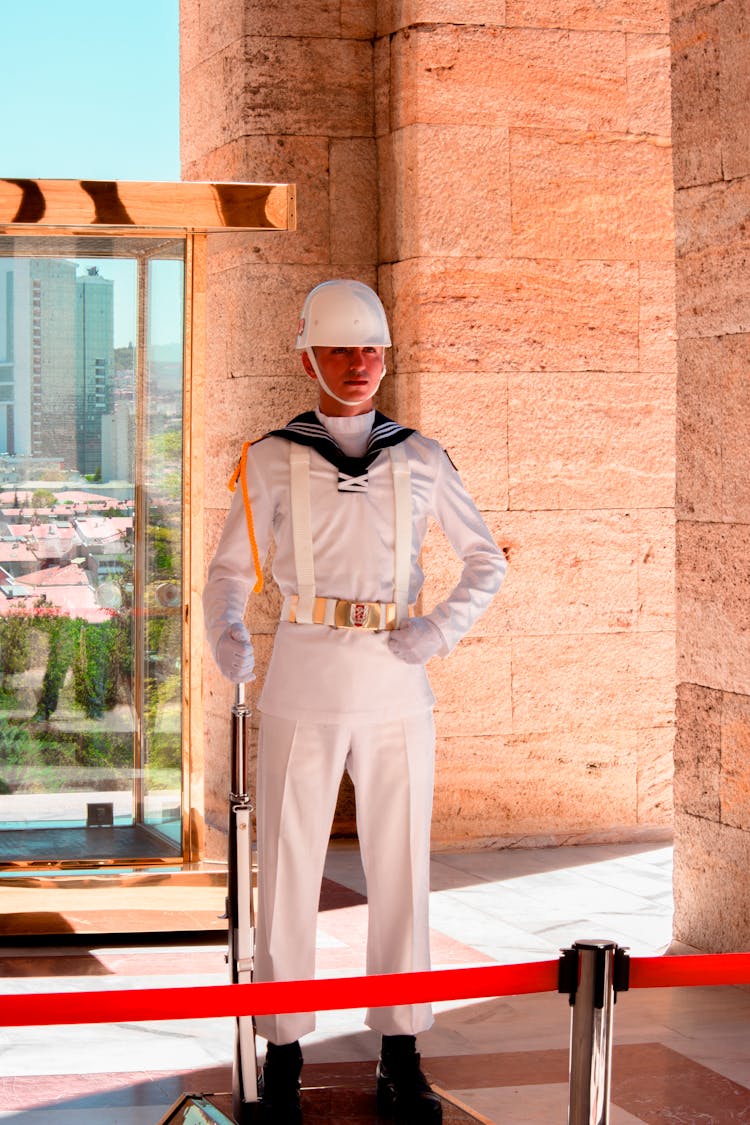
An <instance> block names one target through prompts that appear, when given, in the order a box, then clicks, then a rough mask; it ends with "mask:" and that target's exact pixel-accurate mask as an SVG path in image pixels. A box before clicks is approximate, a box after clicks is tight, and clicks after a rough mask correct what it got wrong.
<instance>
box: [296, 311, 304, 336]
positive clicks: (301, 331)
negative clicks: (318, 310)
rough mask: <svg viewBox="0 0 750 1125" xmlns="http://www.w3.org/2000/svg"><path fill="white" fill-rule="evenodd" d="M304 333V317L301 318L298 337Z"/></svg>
mask: <svg viewBox="0 0 750 1125" xmlns="http://www.w3.org/2000/svg"><path fill="white" fill-rule="evenodd" d="M304 331H305V318H304V316H301V317H300V318H299V328H298V329H297V335H298V336H301V335H302V333H303V332H304Z"/></svg>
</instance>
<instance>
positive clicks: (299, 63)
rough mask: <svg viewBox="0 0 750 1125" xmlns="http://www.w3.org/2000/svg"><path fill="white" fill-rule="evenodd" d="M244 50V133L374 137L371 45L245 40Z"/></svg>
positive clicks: (345, 41)
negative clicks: (289, 78) (290, 79)
mask: <svg viewBox="0 0 750 1125" xmlns="http://www.w3.org/2000/svg"><path fill="white" fill-rule="evenodd" d="M243 46H244V55H243V58H242V72H243V75H244V76H245V80H244V83H243V89H242V110H241V117H240V119H241V122H242V126H243V133H247V134H250V135H252V134H259V133H260V134H266V133H271V134H273V135H277V134H282V135H284V134H288V135H290V136H294V135H296V134H302V135H308V136H309V135H312V136H326V137H347V136H364V137H369V136H372V130H373V91H372V60H371V49H370V44H369V43H367V42H365V41H362V40H357V39H339V38H330V39H315V38H308V39H296V38H278V39H277V38H271V37H263V36H252V37H250V36H248V38H246V39H245V41H244V45H243ZM284 74H286V75H294V78H295V80H294V82H280V81H279V76H280V75H284Z"/></svg>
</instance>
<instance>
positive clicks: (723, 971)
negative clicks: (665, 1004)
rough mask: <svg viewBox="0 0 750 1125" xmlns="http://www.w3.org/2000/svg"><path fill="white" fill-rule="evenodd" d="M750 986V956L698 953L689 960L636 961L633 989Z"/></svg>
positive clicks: (644, 958)
mask: <svg viewBox="0 0 750 1125" xmlns="http://www.w3.org/2000/svg"><path fill="white" fill-rule="evenodd" d="M717 984H750V953H695V954H692V955H691V956H685V957H633V958H632V959H631V961H630V987H631V988H677V987H691V986H696V985H717Z"/></svg>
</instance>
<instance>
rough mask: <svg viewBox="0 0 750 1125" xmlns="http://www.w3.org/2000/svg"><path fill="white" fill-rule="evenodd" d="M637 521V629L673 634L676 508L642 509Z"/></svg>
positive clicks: (644, 631) (636, 514) (667, 506)
mask: <svg viewBox="0 0 750 1125" xmlns="http://www.w3.org/2000/svg"><path fill="white" fill-rule="evenodd" d="M635 518H636V522H637V524H638V629H639V631H640V632H643V633H650V632H655V633H664V632H670V633H672V634H674V630H675V620H676V613H675V517H674V508H673V507H672V506H671V505H666V506H665V507H663V508H653V509H643V510H641V511H638V512H636V513H635Z"/></svg>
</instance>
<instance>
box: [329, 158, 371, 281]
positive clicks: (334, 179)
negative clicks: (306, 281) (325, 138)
mask: <svg viewBox="0 0 750 1125" xmlns="http://www.w3.org/2000/svg"><path fill="white" fill-rule="evenodd" d="M376 180H377V157H376V150H375V141H374V140H373V139H372V138H371V137H356V138H353V139H337V140H334V141H332V142H331V149H330V190H329V202H328V210H329V213H330V231H331V244H330V261H331V262H332V263H335V270H336V273H337V274H338V275H339V276H341V275H347V276H349V275H351V276H352V277H358V278H359V277H362V276H368V275H371V274H372V263H373V262H374V261H375V260H376V257H377V243H378V214H377V199H376V193H375V192H374V191H373V184H374V183H375V182H376Z"/></svg>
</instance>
